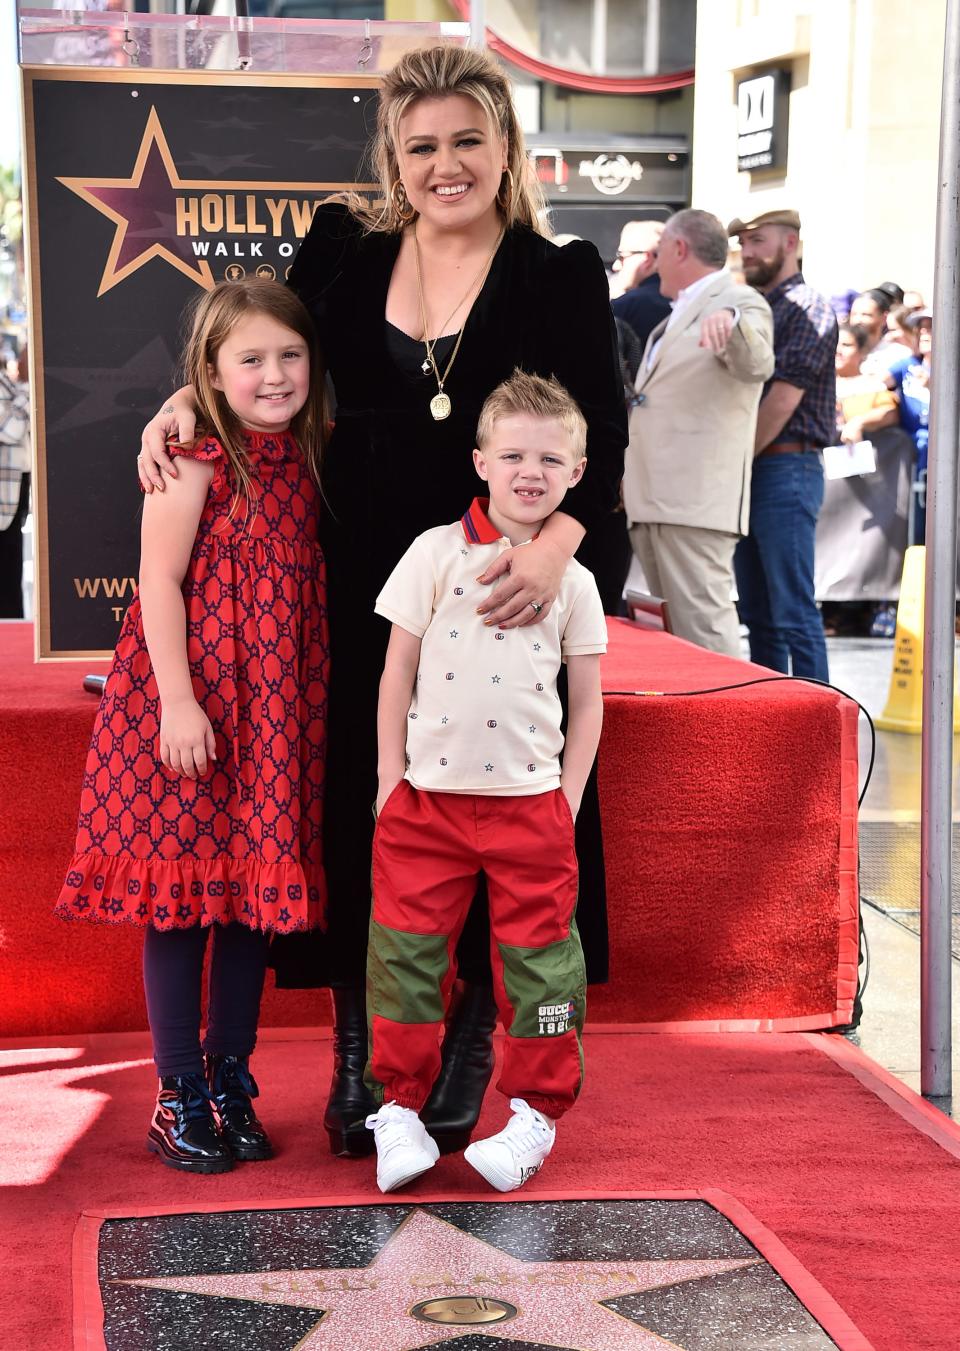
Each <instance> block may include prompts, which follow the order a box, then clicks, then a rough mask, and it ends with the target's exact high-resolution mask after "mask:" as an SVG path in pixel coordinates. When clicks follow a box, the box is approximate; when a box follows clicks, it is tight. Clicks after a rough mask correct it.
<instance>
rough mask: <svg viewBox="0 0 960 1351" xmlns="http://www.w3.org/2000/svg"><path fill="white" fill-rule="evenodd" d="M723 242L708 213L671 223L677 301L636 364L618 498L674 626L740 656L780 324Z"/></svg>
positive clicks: (667, 260) (664, 275) (670, 265)
mask: <svg viewBox="0 0 960 1351" xmlns="http://www.w3.org/2000/svg"><path fill="white" fill-rule="evenodd" d="M727 243H728V240H727V234H726V231H725V230H724V228H723V226H722V225H721V223H720V221H719V220H717V218H716V216H712V215H710V213H709V212H706V211H698V210H687V211H679V212H677V214H676V215H674V216H671V218H670V220H669V221H668V222H667V226H666V229H665V230H664V232H663V236H662V238H661V240H660V250H659V255H660V256H659V268H660V286H661V289H662V290H663V293H664V295H666V296H669V297H670V298H671V299H672V300H673V302H674V304H673V309H672V311H671V314H670V317H669V318H668V319H665V320H663V321H662V322H661V323H660V324H658V325H657V327H656V328H655V329H654V330H653V332H652V333H651V334H650V337H649V339H648V341H647V346H646V350H645V351H644V354H643V359H642V361H641V363H640V371H639V374H638V375H637V381H636V391H635V395H634V401H633V407H632V408H631V411H630V444H629V447H628V450H627V459H626V466H625V473H624V480H623V498H624V504H625V508H626V513H627V521H628V523H629V527H630V542H631V544H632V545H633V550H634V553H635V554H636V556H637V558H638V559H639V560H640V564H641V567H642V568H643V571H644V574H645V577H646V581H647V585H648V587H649V588H650V589H651V590H652V591H653V592H654V593H655V594H657V595H659V596H662V597H663V598H664V599H666V600H667V601H668V602H669V606H670V613H671V619H672V623H673V628H674V632H675V633H677V634H679V635H680V637H681V638H687V639H688V640H689V641H690V642H693V643H698V644H699V645H700V646H701V647H706V648H710V649H712V650H713V651H715V652H726V653H727V654H728V655H730V656H735V657H736V656H739V655H740V630H739V622H738V620H737V612H736V608H735V606H734V603H733V551H734V547H735V545H736V542H737V540H738V538H739V537H740V536H741V535H742V534H744V533H745V531H746V529H747V517H748V512H749V501H750V467H751V464H752V461H753V443H754V433H755V429H756V418H757V404H758V402H759V399H760V390H761V386H762V384H763V382H764V380H766V379H767V378H768V377H769V376H770V374H771V372H772V370H773V323H772V319H771V315H770V307H769V306H768V305H767V302H766V301H765V300H764V299H763V297H762V296H760V295H758V294H757V292H756V291H755V290H753V289H752V288H751V287H748V286H739V285H737V284H736V283H735V282H734V281H733V280H732V278H731V277H730V275H729V273H728V272H727V270H726V267H725V264H726V259H727Z"/></svg>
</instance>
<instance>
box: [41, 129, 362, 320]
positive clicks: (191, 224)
mask: <svg viewBox="0 0 960 1351" xmlns="http://www.w3.org/2000/svg"><path fill="white" fill-rule="evenodd" d="M57 181H58V182H59V183H62V184H63V185H64V187H66V188H69V189H70V191H71V192H75V193H76V194H77V196H78V197H81V198H82V199H83V200H84V201H85V202H86V203H88V205H90V206H92V207H93V208H94V209H95V210H96V211H99V212H100V213H101V215H104V216H106V217H107V219H108V220H110V221H112V222H113V224H114V226H115V227H116V228H115V231H114V236H113V240H112V242H111V245H110V250H109V253H108V255H107V261H106V265H105V267H104V269H103V275H102V277H101V278H100V286H99V289H98V291H97V296H98V298H99V297H100V296H102V295H104V294H105V293H106V292H107V291H109V290H111V289H112V288H113V287H114V286H116V285H118V283H120V282H122V281H125V280H126V278H128V277H130V276H132V274H133V273H135V272H137V271H138V270H139V269H140V268H141V267H143V266H144V265H145V264H146V263H148V262H150V261H151V259H154V258H159V259H162V260H163V261H164V262H166V263H168V264H169V265H170V266H171V267H174V268H176V269H177V271H178V272H181V273H182V274H183V275H184V276H186V277H189V278H190V280H191V281H193V282H196V284H197V285H198V286H203V287H204V288H206V289H207V290H211V289H212V288H213V286H214V285H215V284H216V281H215V278H214V275H213V271H212V269H211V266H210V263H209V261H208V258H227V257H230V258H233V259H236V258H239V257H243V258H245V259H250V260H251V261H252V264H253V266H252V268H249V269H248V270H255V271H256V274H257V275H258V276H260V275H265V276H270V275H271V274H272V275H273V276H276V274H277V268H276V266H275V265H274V264H273V263H271V262H270V261H269V260H267V261H264V262H261V261H260V260H261V259H262V258H263V249H264V247H265V245H266V243H267V242H268V241H273V240H278V241H281V242H280V243H279V246H278V249H277V255H278V258H279V259H289V258H290V257H291V256H292V254H293V253H294V251H295V245H294V243H293V242H291V237H292V238H293V239H296V240H299V239H302V238H303V236H304V235H305V234H306V232H307V230H308V229H309V228H310V222H311V220H312V219H313V212H314V210H315V209H316V207H317V206H318V205H319V203H320V201H321V200H322V199H323V198H322V195H321V196H320V197H318V196H317V194H327V195H329V194H330V193H333V192H341V191H343V190H345V189H355V190H356V191H359V192H370V191H372V190H374V189H375V185H374V184H372V183H346V182H336V183H335V182H319V183H268V182H262V181H253V180H247V181H244V180H240V181H231V182H227V181H224V180H220V179H213V178H205V179H193V178H181V177H180V174H179V173H178V171H177V166H176V164H175V163H174V159H173V155H172V153H171V151H170V147H169V145H168V144H167V138H166V136H165V135H164V131H163V127H162V125H161V122H160V116H159V114H158V112H157V110H156V108H154V107H152V108H151V109H150V112H149V114H148V116H147V122H146V126H145V127H144V130H143V135H142V137H141V139H140V147H139V149H138V151H137V156H136V160H135V161H134V165H133V169H132V170H131V172H130V174H129V176H128V177H126V178H100V177H97V176H95V175H91V174H82V175H72V176H69V177H64V176H60V177H59V178H58V179H57ZM243 273H244V269H243V267H242V266H241V265H240V264H239V263H236V262H234V263H232V264H230V265H229V266H228V267H227V269H226V273H225V275H227V276H231V277H232V276H238V275H239V276H242V275H243Z"/></svg>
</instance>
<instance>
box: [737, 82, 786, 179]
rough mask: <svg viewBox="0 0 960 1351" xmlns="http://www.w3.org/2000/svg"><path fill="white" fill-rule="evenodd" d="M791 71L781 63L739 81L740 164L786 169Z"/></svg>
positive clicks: (747, 167) (742, 167)
mask: <svg viewBox="0 0 960 1351" xmlns="http://www.w3.org/2000/svg"><path fill="white" fill-rule="evenodd" d="M789 112H790V73H789V71H786V70H781V69H780V68H779V67H777V68H772V69H769V70H765V71H761V72H759V73H758V74H755V75H751V77H750V78H749V79H747V80H740V81H738V83H737V168H738V169H739V170H740V171H741V172H743V171H744V170H749V171H755V170H757V169H785V168H786V165H787V120H788V117H789Z"/></svg>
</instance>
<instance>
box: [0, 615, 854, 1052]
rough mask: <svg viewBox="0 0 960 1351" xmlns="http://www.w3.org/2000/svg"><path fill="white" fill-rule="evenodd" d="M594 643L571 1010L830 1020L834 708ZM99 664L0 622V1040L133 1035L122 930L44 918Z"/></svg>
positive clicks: (829, 695) (838, 749)
mask: <svg viewBox="0 0 960 1351" xmlns="http://www.w3.org/2000/svg"><path fill="white" fill-rule="evenodd" d="M609 631H610V650H609V652H608V654H607V656H606V658H605V659H604V663H603V686H604V710H605V713H604V717H605V721H604V732H603V741H602V744H601V752H600V798H601V810H602V813H603V820H604V843H605V855H606V864H607V873H608V893H609V910H610V940H611V943H610V946H611V979H610V982H609V983H608V984H607V985H606V986H602V987H601V986H598V987H592V988H591V992H590V1003H589V1009H588V1018H589V1019H590V1020H591V1021H593V1022H630V1023H634V1024H644V1025H646V1026H648V1027H649V1028H650V1030H656V1029H661V1030H662V1029H665V1028H671V1029H674V1030H684V1029H687V1028H689V1029H690V1030H701V1031H703V1030H710V1029H714V1030H743V1031H748V1030H755V1029H757V1030H771V1031H773V1030H778V1031H792V1030H809V1029H819V1028H831V1027H837V1026H843V1025H845V1024H847V1023H849V1021H850V1019H851V1015H852V1010H853V1001H854V995H855V992H856V977H857V956H858V892H857V709H856V706H855V705H854V704H853V703H851V702H850V701H849V700H848V699H845V698H843V697H841V696H840V695H838V694H836V693H834V692H833V691H831V690H827V689H821V688H817V687H815V686H812V685H808V684H804V683H802V682H797V681H788V680H781V679H776V678H774V679H772V680H771V679H770V678H769V677H770V674H771V673H770V672H769V671H766V670H764V669H763V668H760V667H756V666H751V665H750V664H749V663H746V662H741V661H737V660H734V659H732V658H728V657H721V656H717V655H715V654H713V653H709V652H705V651H703V650H702V649H700V648H697V647H694V646H692V645H691V644H689V643H685V642H683V641H682V640H681V639H678V638H674V637H672V636H670V635H668V634H664V633H659V632H652V631H649V630H645V629H640V628H638V627H636V626H634V625H632V624H631V623H629V622H628V621H626V620H610V621H609ZM105 669H106V666H105V664H104V663H102V662H100V663H98V662H93V661H90V662H57V663H43V664H41V665H35V664H34V663H33V635H32V629H31V626H30V625H28V624H18V623H5V624H3V625H2V626H0V823H2V825H0V831H2V837H0V1035H4V1036H29V1035H31V1034H34V1033H36V1034H38V1035H39V1034H43V1035H46V1036H50V1035H53V1034H58V1033H70V1032H78V1031H81V1032H101V1031H125V1030H136V1029H139V1028H142V1027H144V1026H145V1025H146V1017H145V1011H144V1006H143V998H142V993H141V989H140V971H139V966H140V935H139V933H137V932H136V931H135V930H133V929H119V930H111V929H110V928H109V927H108V926H105V925H104V926H100V925H88V924H67V923H64V922H63V921H61V920H57V919H55V918H54V917H53V915H52V913H51V909H52V906H53V903H54V901H55V899H56V896H57V893H58V891H59V888H60V884H61V881H62V878H63V873H64V869H65V867H66V864H67V863H68V861H69V858H70V855H71V852H72V846H73V839H74V829H75V821H76V809H77V801H78V796H79V789H80V781H81V777H82V771H83V763H84V758H85V755H86V750H87V743H88V740H89V736H90V731H91V728H92V725H93V719H94V716H95V713H96V699H95V697H94V696H91V695H89V694H85V693H84V692H83V690H82V689H81V680H82V677H83V675H84V674H85V673H86V672H87V671H101V672H102V671H105ZM754 681H759V682H762V683H756V684H752V683H750V682H754ZM731 686H742V688H729V687H731ZM328 1020H329V1012H328V1007H327V1001H326V999H325V997H323V996H322V995H318V994H317V993H316V992H297V991H284V992H280V991H276V990H274V989H272V988H271V989H269V990H268V991H267V993H266V994H265V998H264V1009H263V1019H262V1021H263V1025H264V1026H278V1027H280V1026H304V1025H311V1024H313V1025H316V1024H318V1023H323V1022H326V1021H328Z"/></svg>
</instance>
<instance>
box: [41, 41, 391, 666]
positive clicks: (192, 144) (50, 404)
mask: <svg viewBox="0 0 960 1351" xmlns="http://www.w3.org/2000/svg"><path fill="white" fill-rule="evenodd" d="M24 77H25V105H26V109H27V117H26V130H27V145H28V168H29V173H28V186H29V221H30V246H31V248H30V253H31V260H32V266H31V294H32V306H31V309H32V327H33V343H34V345H33V348H32V352H31V356H32V358H33V359H32V361H31V366H32V368H33V374H34V378H35V380H36V382H37V401H36V406H37V412H38V417H37V428H36V434H37V446H38V469H39V473H38V483H37V495H36V501H37V562H38V605H37V615H38V625H37V632H38V651H39V655H40V656H47V657H49V656H80V655H82V654H85V653H94V652H105V651H109V650H111V649H112V648H113V646H114V644H115V642H116V639H117V635H118V632H119V626H120V621H121V619H122V617H123V613H124V611H125V610H126V608H127V606H128V605H129V603H130V600H131V599H132V597H133V594H134V590H135V586H136V575H137V559H138V556H139V527H140V493H139V490H138V485H137V478H136V473H135V465H134V455H135V452H136V450H137V447H138V446H139V442H140V429H141V427H142V426H143V423H144V421H145V420H146V418H148V417H149V416H150V415H151V414H152V413H154V412H155V411H156V409H157V407H158V406H159V402H160V400H161V399H162V398H164V397H165V395H166V394H168V393H169V392H170V390H171V389H172V388H174V384H173V383H172V382H173V381H174V380H175V378H176V363H177V361H178V359H179V357H180V355H181V353H180V346H181V338H180V334H181V315H182V312H183V309H184V306H185V304H186V302H187V301H188V300H190V299H191V297H192V296H194V295H196V293H197V288H198V287H204V288H209V287H211V286H212V285H213V284H214V283H216V282H219V281H222V280H224V279H233V278H237V277H242V276H253V275H256V276H259V277H276V278H277V279H278V280H280V281H282V280H283V279H284V278H285V276H286V274H287V270H288V268H289V266H290V261H291V259H292V258H293V255H294V254H295V253H296V250H297V247H298V244H299V242H300V240H301V239H302V238H303V236H304V234H305V233H306V231H307V230H308V229H309V226H310V221H311V218H312V215H313V211H314V209H315V207H316V205H317V204H318V203H319V202H321V201H323V200H324V199H325V198H326V197H328V196H329V195H330V194H331V193H333V192H335V191H338V190H340V189H342V188H345V187H354V186H357V187H361V188H363V187H369V186H370V185H369V184H359V183H358V182H357V179H358V170H359V165H360V162H361V157H362V153H363V150H364V147H365V145H366V141H367V136H368V125H367V124H366V123H367V122H368V120H369V118H370V116H371V115H372V110H371V101H372V100H373V99H374V97H375V88H376V82H375V81H374V80H373V79H371V77H369V76H364V77H362V78H359V79H356V78H353V77H328V78H321V77H289V76H281V75H276V76H260V77H253V76H248V75H235V74H227V73H224V74H216V75H210V74H198V75H189V74H184V73H180V74H176V75H174V74H170V73H169V72H165V73H162V72H155V71H150V72H148V71H116V70H72V69H66V68H56V69H52V68H51V69H48V68H44V67H38V68H33V69H30V70H26V71H25V72H24ZM305 179H309V181H306V182H305V181H304V180H305Z"/></svg>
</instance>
